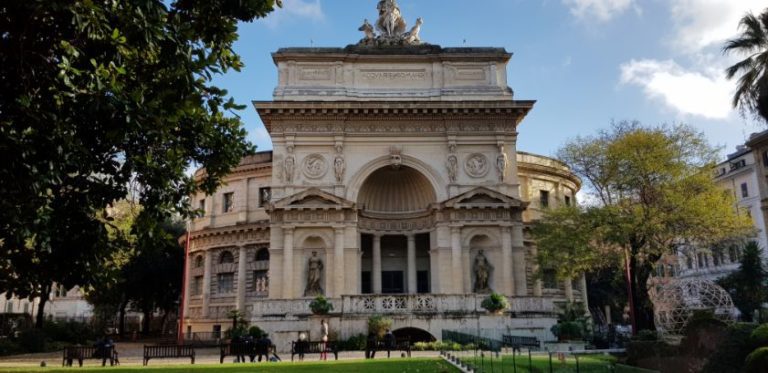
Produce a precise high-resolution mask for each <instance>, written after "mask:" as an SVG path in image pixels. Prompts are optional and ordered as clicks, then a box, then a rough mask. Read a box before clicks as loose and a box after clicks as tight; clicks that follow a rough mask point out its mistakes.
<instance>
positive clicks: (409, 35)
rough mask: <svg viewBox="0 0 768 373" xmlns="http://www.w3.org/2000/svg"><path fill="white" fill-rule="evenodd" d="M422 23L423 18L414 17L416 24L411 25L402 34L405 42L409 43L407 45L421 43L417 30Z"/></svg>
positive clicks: (419, 29) (418, 30)
mask: <svg viewBox="0 0 768 373" xmlns="http://www.w3.org/2000/svg"><path fill="white" fill-rule="evenodd" d="M423 24H424V20H423V19H422V18H421V17H419V18H416V25H415V26H413V28H412V29H411V31H408V32H406V33H405V35H403V38H404V40H405V43H406V44H409V45H416V44H421V39H419V32H420V31H421V25H423Z"/></svg>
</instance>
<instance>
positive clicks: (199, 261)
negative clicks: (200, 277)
mask: <svg viewBox="0 0 768 373" xmlns="http://www.w3.org/2000/svg"><path fill="white" fill-rule="evenodd" d="M202 266H203V256H202V255H198V256H196V257H195V268H200V267H202Z"/></svg>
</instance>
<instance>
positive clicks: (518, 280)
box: [512, 223, 528, 297]
mask: <svg viewBox="0 0 768 373" xmlns="http://www.w3.org/2000/svg"><path fill="white" fill-rule="evenodd" d="M525 267H526V262H525V244H524V242H523V223H515V224H514V225H513V226H512V269H513V271H512V273H513V277H514V284H515V295H516V296H518V297H524V296H527V295H528V281H527V278H526V271H525V269H526V268H525Z"/></svg>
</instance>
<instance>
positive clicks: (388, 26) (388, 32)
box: [376, 0, 406, 39]
mask: <svg viewBox="0 0 768 373" xmlns="http://www.w3.org/2000/svg"><path fill="white" fill-rule="evenodd" d="M376 8H377V9H378V10H379V19H378V21H376V29H378V30H379V32H381V35H382V37H384V38H389V39H392V38H397V37H399V36H400V35H402V34H403V33H404V32H405V27H406V25H405V20H403V17H402V15H401V14H400V7H399V6H398V5H397V2H396V1H395V0H381V1H379V5H378V6H376Z"/></svg>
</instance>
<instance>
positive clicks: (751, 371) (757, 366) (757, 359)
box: [744, 347, 768, 373]
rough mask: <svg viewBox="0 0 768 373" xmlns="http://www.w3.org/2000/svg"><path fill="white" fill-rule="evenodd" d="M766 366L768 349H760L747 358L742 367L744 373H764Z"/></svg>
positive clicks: (767, 363) (767, 364)
mask: <svg viewBox="0 0 768 373" xmlns="http://www.w3.org/2000/svg"><path fill="white" fill-rule="evenodd" d="M767 366H768V347H760V348H758V349H757V350H755V351H752V353H751V354H749V356H747V361H746V364H745V366H744V368H745V369H744V371H745V372H746V373H764V372H765V367H767Z"/></svg>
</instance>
